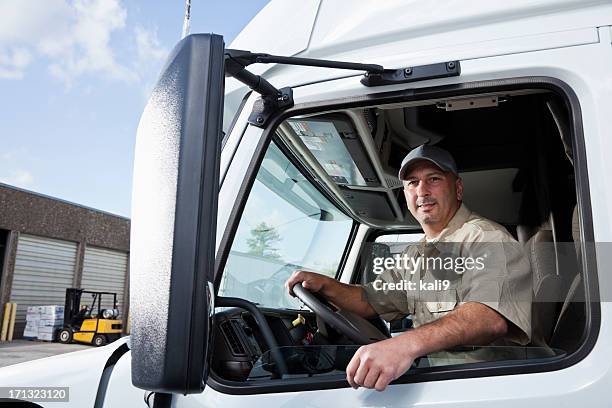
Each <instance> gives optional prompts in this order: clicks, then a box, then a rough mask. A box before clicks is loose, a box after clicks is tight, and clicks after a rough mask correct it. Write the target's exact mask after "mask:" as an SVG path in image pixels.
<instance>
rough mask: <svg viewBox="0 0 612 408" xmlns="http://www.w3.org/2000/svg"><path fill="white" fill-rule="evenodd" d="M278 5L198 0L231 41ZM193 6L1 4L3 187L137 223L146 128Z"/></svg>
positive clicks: (197, 23) (205, 19)
mask: <svg viewBox="0 0 612 408" xmlns="http://www.w3.org/2000/svg"><path fill="white" fill-rule="evenodd" d="M266 3H268V0H242V1H237V0H236V1H231V0H226V1H224V2H218V1H215V2H213V1H210V0H209V1H204V0H192V15H191V18H192V19H191V32H192V33H195V32H215V33H218V34H222V35H223V36H224V37H225V41H226V44H229V43H230V42H231V40H233V39H234V37H235V36H236V35H237V34H238V33H239V32H240V30H241V29H242V28H243V27H244V26H245V25H246V24H247V23H248V21H249V20H250V19H251V18H252V17H253V16H255V15H256V14H257V12H259V10H261V9H262V8H263V7H264V6H265V4H266ZM183 15H184V1H182V0H175V1H168V0H156V1H144V0H140V1H130V0H0V16H2V17H1V18H2V24H1V25H0V90H1V91H0V140H1V142H2V148H1V149H0V182H2V183H6V184H10V185H14V186H17V187H20V188H24V189H27V190H32V191H36V192H39V193H43V194H46V195H50V196H53V197H58V198H61V199H64V200H68V201H72V202H75V203H78V204H82V205H85V206H89V207H93V208H97V209H101V210H104V211H107V212H111V213H115V214H119V215H123V216H126V217H129V216H130V194H131V181H132V160H133V154H134V141H135V135H136V127H137V125H138V120H139V118H140V114H141V113H142V110H143V108H144V105H145V103H146V100H147V97H148V94H149V92H150V90H151V89H152V87H153V85H154V84H155V80H156V78H157V75H158V74H159V70H160V69H161V66H162V65H163V63H164V61H165V57H166V55H167V54H168V52H169V51H170V50H171V48H172V47H173V46H174V44H175V43H176V42H177V41H178V40H179V39H180V35H181V30H182V25H183Z"/></svg>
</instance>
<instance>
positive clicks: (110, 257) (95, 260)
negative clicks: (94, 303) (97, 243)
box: [81, 246, 128, 316]
mask: <svg viewBox="0 0 612 408" xmlns="http://www.w3.org/2000/svg"><path fill="white" fill-rule="evenodd" d="M127 266H128V254H127V253H125V252H119V251H113V250H110V249H103V248H96V247H89V246H88V247H86V248H85V258H84V260H83V278H82V280H81V287H82V288H83V289H85V290H92V291H98V292H114V293H116V294H117V304H118V309H119V313H120V316H124V311H125V310H124V307H123V293H124V287H125V279H126V275H127ZM102 300H103V302H102V308H111V307H112V297H106V296H104V297H103V298H102ZM88 301H89V299H88V298H87V297H85V295H84V296H83V298H82V299H81V304H86V303H87V302H88Z"/></svg>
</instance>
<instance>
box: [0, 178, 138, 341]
mask: <svg viewBox="0 0 612 408" xmlns="http://www.w3.org/2000/svg"><path fill="white" fill-rule="evenodd" d="M129 247H130V220H129V219H128V218H124V217H120V216H117V215H113V214H109V213H106V212H103V211H99V210H95V209H92V208H87V207H84V206H80V205H77V204H73V203H69V202H66V201H63V200H58V199H56V198H53V197H48V196H45V195H41V194H37V193H33V192H31V191H26V190H22V189H18V188H15V187H12V186H9V185H6V184H2V183H0V266H1V268H2V269H1V270H0V304H1V305H4V304H5V303H7V302H14V303H17V318H16V323H15V337H17V338H18V337H21V335H22V333H23V328H24V326H25V315H26V308H27V307H28V306H40V305H52V304H58V305H63V304H64V300H65V294H66V288H70V287H75V288H83V289H85V290H93V291H105V292H115V293H117V301H118V306H119V311H120V313H121V318H125V316H127V315H128V306H129V302H128V299H129V297H128V296H129V293H128V292H129V287H128V285H129ZM82 303H83V304H85V303H87V297H86V296H85V295H84V296H83V299H82ZM103 306H104V305H103ZM3 312H4V309H3V308H2V311H1V312H0V313H3Z"/></svg>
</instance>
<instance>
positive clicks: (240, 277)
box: [219, 143, 353, 309]
mask: <svg viewBox="0 0 612 408" xmlns="http://www.w3.org/2000/svg"><path fill="white" fill-rule="evenodd" d="M352 224H353V221H352V219H351V218H349V217H347V216H346V215H344V214H343V213H342V212H340V211H339V210H338V209H337V208H336V207H335V206H334V205H333V204H332V203H331V202H330V201H329V200H328V199H327V198H326V197H325V196H324V195H323V194H322V193H321V192H319V191H318V190H317V189H316V188H315V187H314V186H313V185H312V183H311V182H310V181H309V180H308V179H307V178H306V177H304V175H302V174H301V173H300V171H299V170H298V169H297V167H296V166H295V165H293V164H292V163H291V161H289V159H288V158H287V157H286V156H285V155H284V154H283V152H282V151H281V150H280V149H279V148H278V146H277V145H276V144H274V143H271V144H270V146H269V148H268V151H267V152H266V155H265V157H264V159H263V162H262V164H261V167H260V169H259V172H258V173H257V177H256V180H255V183H254V185H253V188H252V190H251V193H250V195H249V197H248V199H247V203H246V207H245V209H244V213H243V214H242V218H241V220H240V223H239V226H238V230H237V232H236V236H235V238H234V242H233V244H232V247H231V250H230V254H229V257H228V260H227V263H226V267H225V270H224V273H223V277H222V279H221V285H220V288H219V294H220V295H222V296H234V297H240V298H243V299H247V300H250V301H251V302H254V303H258V304H259V305H262V306H265V307H272V308H294V309H299V308H300V307H301V303H300V302H299V301H298V300H297V299H294V298H292V297H290V296H289V295H287V294H286V291H285V288H284V283H285V281H286V280H287V278H288V277H289V276H290V275H291V273H292V272H293V271H295V270H297V269H302V270H308V271H313V272H318V273H321V274H325V275H328V276H331V277H334V276H335V275H336V271H337V269H338V265H339V263H340V259H341V257H342V254H343V252H344V248H345V246H346V243H347V240H348V237H349V234H350V231H351V227H352Z"/></svg>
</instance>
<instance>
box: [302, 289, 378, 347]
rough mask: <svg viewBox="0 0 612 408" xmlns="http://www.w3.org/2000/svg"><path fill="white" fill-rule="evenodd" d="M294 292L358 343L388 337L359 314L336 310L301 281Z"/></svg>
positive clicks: (332, 325)
mask: <svg viewBox="0 0 612 408" xmlns="http://www.w3.org/2000/svg"><path fill="white" fill-rule="evenodd" d="M293 293H295V295H296V296H297V297H298V299H300V300H301V301H302V302H304V304H305V305H306V306H308V307H309V308H310V309H311V310H312V311H313V312H314V313H315V314H316V315H317V316H319V317H320V318H321V319H323V321H325V323H327V324H329V325H330V326H331V327H333V328H334V329H336V330H337V331H339V332H340V333H342V334H344V335H345V336H346V337H348V338H349V339H351V340H352V341H354V342H355V343H356V344H359V345H364V344H370V343H374V342H377V341H380V340H384V339H387V338H388V336H387V335H386V334H384V333H383V332H381V331H380V330H379V329H378V328H376V327H375V326H374V325H373V324H372V323H370V322H368V321H367V320H366V319H364V318H363V317H361V316H359V315H358V314H355V313H353V312H349V311H348V310H342V309H338V310H334V308H333V307H332V306H331V305H330V304H329V302H328V301H326V300H325V299H322V297H320V296H317V295H315V294H314V293H312V292H310V291H308V290H307V289H305V288H304V287H303V286H302V284H301V283H296V284H295V285H294V286H293Z"/></svg>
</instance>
